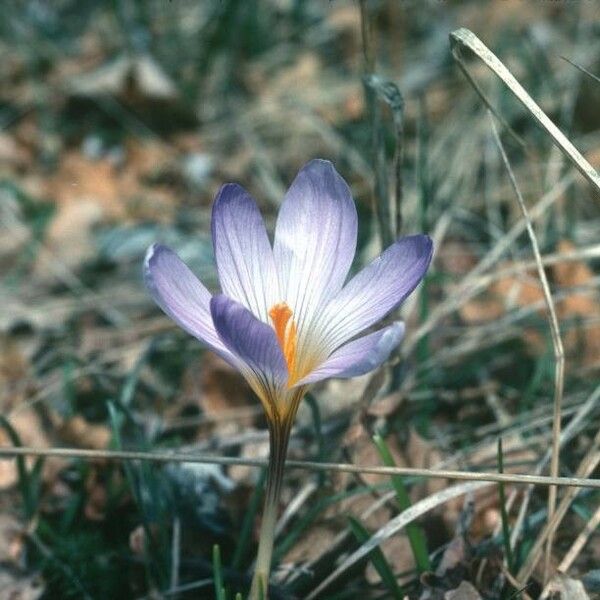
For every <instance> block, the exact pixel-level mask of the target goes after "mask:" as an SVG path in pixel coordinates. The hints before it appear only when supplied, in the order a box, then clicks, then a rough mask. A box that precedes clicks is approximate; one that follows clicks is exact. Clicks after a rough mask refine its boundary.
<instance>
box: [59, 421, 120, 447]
mask: <svg viewBox="0 0 600 600" xmlns="http://www.w3.org/2000/svg"><path fill="white" fill-rule="evenodd" d="M57 434H58V436H59V437H60V438H61V439H62V440H64V442H66V443H67V444H69V445H70V446H75V447H77V448H92V449H94V450H104V449H105V448H107V447H108V444H109V442H110V438H111V433H110V430H109V429H108V427H107V426H106V425H99V424H95V423H90V422H89V421H86V420H85V419H84V418H83V417H82V416H81V415H75V416H74V417H71V418H69V419H65V420H64V421H63V422H62V423H60V424H57Z"/></svg>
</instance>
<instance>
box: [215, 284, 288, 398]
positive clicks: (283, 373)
mask: <svg viewBox="0 0 600 600" xmlns="http://www.w3.org/2000/svg"><path fill="white" fill-rule="evenodd" d="M210 311H211V313H212V317H213V321H214V324H215V328H216V330H217V331H218V333H219V337H220V338H221V340H223V343H224V344H225V345H226V346H227V348H228V349H229V350H230V351H231V352H232V353H233V354H234V355H235V356H236V357H238V358H239V360H240V361H241V362H242V363H243V364H244V365H245V367H246V369H243V371H242V372H243V374H244V375H245V376H246V377H247V378H248V380H249V383H250V384H251V385H253V387H254V388H255V391H256V392H257V393H258V395H259V396H260V395H261V393H262V392H264V391H265V390H267V391H268V390H276V389H277V388H280V387H285V386H287V380H288V369H287V364H286V362H285V358H284V356H283V352H282V351H281V347H280V346H279V342H278V341H277V336H276V334H275V330H274V329H273V328H272V327H270V326H269V325H267V324H265V323H263V322H262V321H259V320H258V319H257V318H256V317H255V316H254V315H253V314H252V313H251V312H250V311H249V310H248V309H247V308H245V307H244V306H242V305H241V304H240V303H239V302H236V301H235V300H232V299H231V298H228V297H227V296H224V295H223V294H219V295H216V296H213V297H212V299H211V301H210ZM248 369H249V371H248ZM257 388H258V389H257Z"/></svg>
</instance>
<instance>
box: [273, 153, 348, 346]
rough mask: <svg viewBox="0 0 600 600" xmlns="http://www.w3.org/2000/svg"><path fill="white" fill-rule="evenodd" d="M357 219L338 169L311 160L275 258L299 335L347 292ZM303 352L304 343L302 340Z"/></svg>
mask: <svg viewBox="0 0 600 600" xmlns="http://www.w3.org/2000/svg"><path fill="white" fill-rule="evenodd" d="M356 235H357V215H356V206H355V205H354V201H353V200H352V195H351V193H350V189H349V188H348V185H347V184H346V182H345V181H344V180H343V179H342V178H341V177H340V176H339V174H338V173H337V171H336V170H335V169H334V167H333V165H332V164H331V163H330V162H329V161H326V160H312V161H311V162H309V163H308V164H306V165H305V166H304V167H303V168H302V169H301V170H300V172H299V173H298V175H297V176H296V179H295V180H294V182H293V183H292V185H291V187H290V189H289V190H288V192H287V194H286V196H285V199H284V201H283V204H282V206H281V209H280V211H279V216H278V218H277V226H276V229H275V243H274V247H273V254H274V256H275V265H276V268H277V273H278V276H279V283H280V288H281V292H282V298H281V299H282V300H283V301H285V302H287V303H288V305H289V306H290V308H291V309H292V311H293V312H294V319H295V321H296V324H297V325H298V332H299V335H300V336H302V334H303V332H304V331H306V330H307V327H306V326H305V325H306V324H308V323H310V321H311V320H312V318H313V315H315V314H316V313H317V312H318V311H319V310H320V308H321V307H323V306H325V303H326V302H327V301H329V300H330V299H331V298H333V297H334V296H335V295H336V294H337V293H338V292H339V291H340V290H341V288H342V285H343V284H344V281H345V279H346V276H347V275H348V271H349V269H350V265H351V264H352V260H353V258H354V253H355V251H356ZM298 343H299V349H300V347H302V345H303V340H302V339H299V342H298Z"/></svg>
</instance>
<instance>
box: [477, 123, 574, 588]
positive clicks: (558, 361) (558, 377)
mask: <svg viewBox="0 0 600 600" xmlns="http://www.w3.org/2000/svg"><path fill="white" fill-rule="evenodd" d="M489 116H490V123H491V126H492V132H493V134H494V139H495V140H496V144H497V145H498V150H499V151H500V154H501V156H502V161H503V162H504V165H505V167H506V170H507V172H508V176H509V178H510V182H511V185H512V187H513V190H514V192H515V195H516V197H517V201H518V202H519V207H520V208H521V212H522V213H523V218H524V219H525V221H526V223H527V233H528V234H529V240H530V241H531V246H532V248H533V255H534V257H535V262H536V265H537V270H538V274H539V277H540V282H541V284H542V290H543V292H544V298H545V301H546V306H547V308H548V321H549V324H550V332H551V335H552V346H553V348H554V360H555V366H554V401H553V407H552V414H553V419H552V458H551V460H550V475H552V476H553V477H557V476H558V470H559V458H560V424H561V415H560V410H561V404H562V397H563V388H564V378H565V353H564V349H563V343H562V339H561V337H560V327H559V325H558V317H557V316H556V309H555V308H554V301H553V300H552V293H551V292H550V286H549V284H548V278H547V277H546V271H545V270H544V265H543V263H542V255H541V253H540V249H539V246H538V242H537V238H536V236H535V232H534V230H533V225H532V223H531V219H530V217H529V212H528V211H527V206H526V205H525V201H524V200H523V196H522V194H521V190H520V189H519V185H518V184H517V180H516V178H515V175H514V173H513V170H512V167H511V166H510V161H509V160H508V156H507V155H506V152H505V150H504V146H503V144H502V140H501V139H500V135H499V134H498V129H497V128H496V124H495V123H494V119H493V117H492V114H491V113H490V114H489ZM555 509H556V488H555V487H550V490H549V493H548V521H551V520H552V516H553V515H554V511H555ZM553 537H554V531H552V530H551V531H550V533H549V535H548V544H547V546H546V560H545V565H544V574H545V580H546V581H547V579H548V576H549V571H550V558H551V554H552V542H553Z"/></svg>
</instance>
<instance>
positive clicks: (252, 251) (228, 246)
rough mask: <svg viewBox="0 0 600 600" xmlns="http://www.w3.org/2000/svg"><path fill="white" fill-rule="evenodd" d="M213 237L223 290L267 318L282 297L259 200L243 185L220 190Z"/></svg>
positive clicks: (213, 212)
mask: <svg viewBox="0 0 600 600" xmlns="http://www.w3.org/2000/svg"><path fill="white" fill-rule="evenodd" d="M212 239H213V246H214V251H215V259H216V262H217V269H218V272H219V281H220V283H221V290H222V291H223V293H224V294H225V295H227V296H229V297H230V298H233V299H234V300H237V301H238V302H239V303H240V304H243V305H244V306H245V307H246V308H247V309H249V310H250V311H251V312H252V313H253V314H254V315H256V316H257V317H259V318H260V319H261V320H262V321H264V322H268V310H269V308H270V307H271V306H273V304H275V303H276V302H278V301H279V300H280V298H279V286H278V282H277V275H276V272H275V263H274V260H273V250H272V249H271V244H270V242H269V238H268V236H267V231H266V229H265V224H264V221H263V219H262V216H261V214H260V211H259V210H258V207H257V206H256V202H255V201H254V199H253V198H252V197H251V196H250V194H248V193H247V192H246V191H245V190H244V188H242V187H241V186H239V185H236V184H231V183H230V184H227V185H224V186H223V187H222V188H221V189H220V191H219V193H218V194H217V197H216V198H215V201H214V204H213V210H212Z"/></svg>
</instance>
